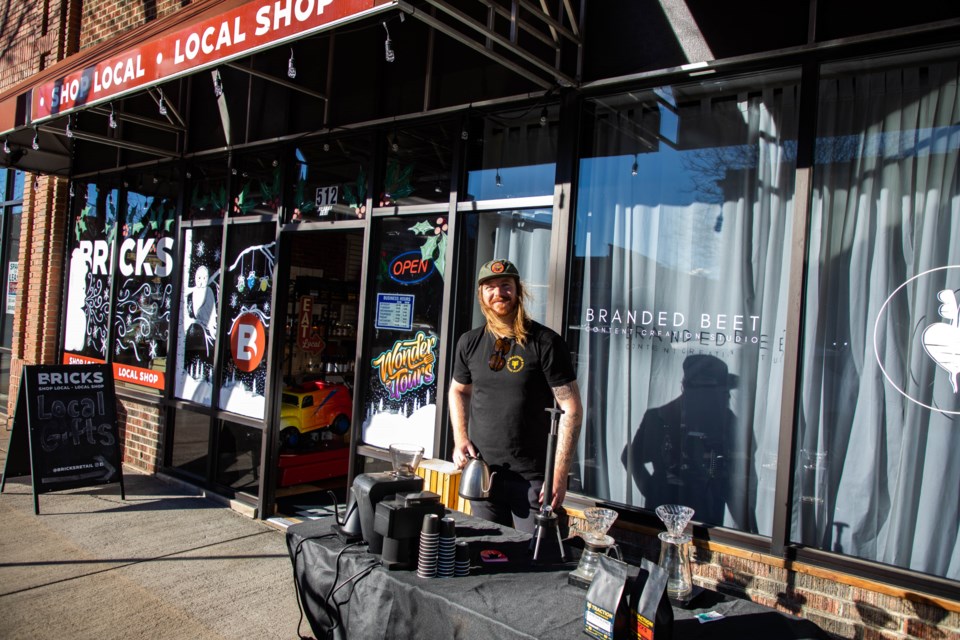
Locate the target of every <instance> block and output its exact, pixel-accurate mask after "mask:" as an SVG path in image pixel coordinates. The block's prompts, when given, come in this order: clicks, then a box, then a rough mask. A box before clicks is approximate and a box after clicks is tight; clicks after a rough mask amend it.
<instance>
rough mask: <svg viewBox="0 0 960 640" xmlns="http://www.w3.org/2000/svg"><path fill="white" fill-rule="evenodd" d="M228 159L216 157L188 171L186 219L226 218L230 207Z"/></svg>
mask: <svg viewBox="0 0 960 640" xmlns="http://www.w3.org/2000/svg"><path fill="white" fill-rule="evenodd" d="M228 173H229V171H228V169H227V159H226V158H216V159H212V160H209V161H207V162H203V163H198V164H196V165H193V166H192V167H190V168H189V169H188V170H187V171H186V176H187V186H188V189H189V191H188V193H189V194H190V197H189V198H188V199H187V206H186V209H185V212H184V216H183V217H184V219H185V220H206V219H211V218H224V217H226V215H227V211H229V209H230V205H229V203H230V198H229V195H228V192H227V174H228Z"/></svg>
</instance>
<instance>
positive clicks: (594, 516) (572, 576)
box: [567, 507, 623, 589]
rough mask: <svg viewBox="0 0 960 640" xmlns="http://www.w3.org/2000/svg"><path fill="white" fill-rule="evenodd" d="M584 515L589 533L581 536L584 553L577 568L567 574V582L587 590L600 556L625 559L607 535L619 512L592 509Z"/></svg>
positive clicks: (598, 564) (587, 510) (611, 538)
mask: <svg viewBox="0 0 960 640" xmlns="http://www.w3.org/2000/svg"><path fill="white" fill-rule="evenodd" d="M583 515H584V518H586V521H587V531H586V532H585V533H583V534H582V535H581V536H580V537H581V538H583V553H582V554H581V555H580V564H578V565H577V568H576V569H574V570H573V571H571V572H570V573H569V574H567V582H568V583H569V584H572V585H574V586H577V587H583V588H584V589H586V588H588V587H589V586H590V583H591V582H593V576H595V575H596V573H597V568H598V567H599V566H600V556H612V557H614V558H616V559H617V560H623V558H622V557H621V556H620V547H618V546H617V542H616V541H615V540H614V539H613V537H612V536H608V535H607V531H609V530H610V527H611V526H613V521H614V520H616V519H617V512H616V511H614V510H613V509H604V508H602V507H590V508H589V509H586V510H584V512H583Z"/></svg>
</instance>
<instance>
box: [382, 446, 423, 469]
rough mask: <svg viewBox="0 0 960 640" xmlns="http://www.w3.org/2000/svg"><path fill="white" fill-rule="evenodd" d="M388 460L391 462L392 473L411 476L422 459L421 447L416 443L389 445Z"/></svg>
mask: <svg viewBox="0 0 960 640" xmlns="http://www.w3.org/2000/svg"><path fill="white" fill-rule="evenodd" d="M390 460H391V461H392V462H393V475H395V476H397V477H400V476H413V475H416V473H417V467H419V466H420V461H421V460H423V447H421V446H420V445H416V444H403V443H400V444H392V445H390Z"/></svg>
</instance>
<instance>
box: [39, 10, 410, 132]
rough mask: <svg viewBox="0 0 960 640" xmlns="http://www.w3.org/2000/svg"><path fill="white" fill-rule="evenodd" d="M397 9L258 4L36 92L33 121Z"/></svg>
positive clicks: (214, 18)
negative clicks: (349, 21)
mask: <svg viewBox="0 0 960 640" xmlns="http://www.w3.org/2000/svg"><path fill="white" fill-rule="evenodd" d="M395 5H396V0H389V1H386V2H385V1H384V0H254V1H253V2H248V3H246V4H243V5H241V6H239V7H237V8H235V9H233V10H231V11H227V12H225V13H223V14H221V15H218V16H215V17H213V18H208V19H206V20H202V21H200V22H198V23H196V24H193V25H190V26H189V27H185V28H183V29H181V30H179V31H176V32H174V33H172V34H169V35H166V36H164V37H162V38H159V39H157V40H154V41H151V42H146V43H144V44H143V45H142V46H139V47H136V48H133V49H130V50H129V51H126V52H124V53H122V54H120V55H117V56H113V57H111V58H108V59H106V60H103V61H101V62H98V63H97V64H95V65H91V66H90V67H87V68H85V69H82V70H79V71H75V72H73V73H71V74H68V75H67V76H65V77H63V78H59V79H57V80H54V81H52V82H48V83H46V84H44V85H42V86H40V87H39V88H37V89H34V92H33V101H32V116H33V120H34V121H37V120H41V119H44V118H49V117H51V116H55V115H57V114H60V113H64V112H66V111H70V110H72V109H76V108H78V107H82V106H86V105H90V104H93V103H97V102H102V101H104V100H106V99H108V98H112V97H116V96H119V95H121V94H124V93H129V92H130V91H132V90H134V89H137V88H139V87H144V86H149V85H151V84H154V83H156V82H158V81H160V80H169V79H171V78H175V77H177V76H181V75H184V74H186V73H190V72H194V71H198V70H200V69H203V68H204V67H210V66H213V65H214V64H217V63H221V62H226V61H228V60H232V59H235V58H238V57H240V56H243V55H247V54H250V53H252V52H254V51H255V50H257V49H263V48H265V47H268V46H273V45H276V44H279V43H282V42H284V41H287V40H292V39H294V38H302V37H304V36H306V35H308V34H310V33H313V32H316V31H320V30H321V29H324V28H331V27H333V26H335V25H336V24H337V23H341V22H346V21H348V20H350V19H355V18H358V17H361V16H363V15H364V14H367V13H374V12H379V11H383V10H386V9H390V8H391V7H393V6H395ZM211 86H212V85H211Z"/></svg>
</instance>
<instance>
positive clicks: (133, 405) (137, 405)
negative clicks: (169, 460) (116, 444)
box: [117, 398, 163, 473]
mask: <svg viewBox="0 0 960 640" xmlns="http://www.w3.org/2000/svg"><path fill="white" fill-rule="evenodd" d="M117 420H118V422H119V423H120V432H121V438H122V440H123V463H124V464H127V465H132V466H134V467H136V468H138V469H140V470H141V471H144V472H146V473H155V472H156V471H157V470H158V469H159V468H160V466H161V462H162V456H161V452H160V443H161V442H163V437H162V435H163V434H162V428H161V425H162V424H163V412H162V411H161V409H160V407H159V406H157V405H151V404H144V403H141V402H136V401H133V400H128V399H125V398H118V399H117Z"/></svg>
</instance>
